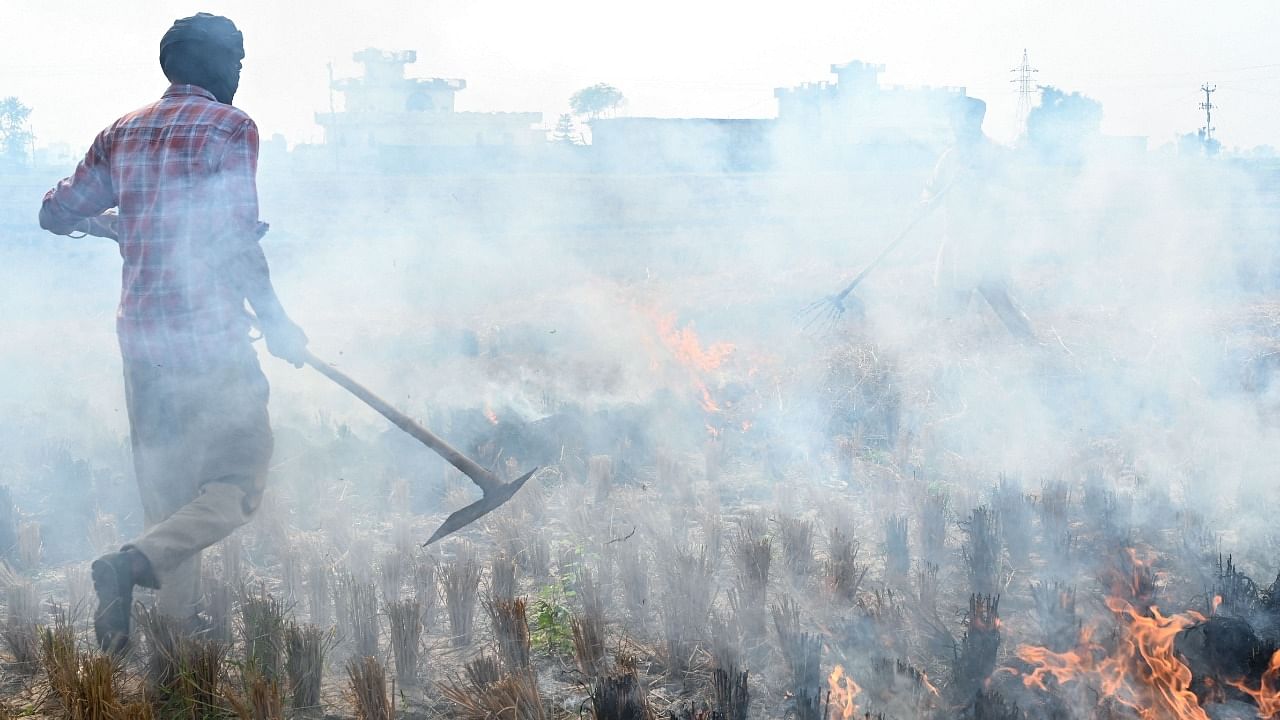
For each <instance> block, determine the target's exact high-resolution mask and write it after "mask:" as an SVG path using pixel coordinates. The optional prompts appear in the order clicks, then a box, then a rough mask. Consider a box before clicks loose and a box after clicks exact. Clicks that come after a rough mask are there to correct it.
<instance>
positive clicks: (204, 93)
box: [161, 83, 218, 102]
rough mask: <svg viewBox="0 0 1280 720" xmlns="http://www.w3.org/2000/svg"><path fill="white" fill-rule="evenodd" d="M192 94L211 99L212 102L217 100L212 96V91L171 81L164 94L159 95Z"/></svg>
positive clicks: (186, 95)
mask: <svg viewBox="0 0 1280 720" xmlns="http://www.w3.org/2000/svg"><path fill="white" fill-rule="evenodd" d="M192 95H195V96H197V97H202V98H206V99H208V100H213V101H214V102H217V101H218V98H216V97H214V96H213V93H211V92H209V91H208V90H205V89H204V88H202V87H200V86H199V85H183V84H181V83H173V84H172V85H170V86H169V89H168V90H165V91H164V95H162V96H161V97H167V98H169V97H188V96H192Z"/></svg>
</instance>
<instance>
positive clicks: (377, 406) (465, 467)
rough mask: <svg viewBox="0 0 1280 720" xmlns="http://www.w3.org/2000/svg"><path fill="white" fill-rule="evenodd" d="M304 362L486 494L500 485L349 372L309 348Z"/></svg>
mask: <svg viewBox="0 0 1280 720" xmlns="http://www.w3.org/2000/svg"><path fill="white" fill-rule="evenodd" d="M306 363H307V364H308V365H310V366H311V367H313V368H315V369H316V370H317V371H318V372H319V373H320V374H321V375H324V376H325V377H327V378H329V379H330V380H332V381H333V382H335V383H337V384H338V385H340V386H341V387H342V388H343V389H344V390H346V391H347V392H349V393H351V394H352V395H355V396H356V397H357V398H359V400H360V401H361V402H363V403H364V404H365V405H368V406H369V407H371V408H373V409H374V410H377V411H378V414H380V415H382V416H383V417H385V418H386V419H388V420H390V421H391V423H392V424H393V425H395V426H396V427H398V428H400V429H401V430H403V431H405V432H406V433H408V434H409V435H411V436H412V437H413V438H414V439H416V440H417V441H418V442H421V443H422V444H423V445H426V446H427V447H429V448H431V449H432V450H434V451H435V453H436V454H437V455H439V456H440V457H442V458H444V459H445V461H446V462H448V463H449V464H450V465H452V466H454V467H455V468H457V469H458V470H459V471H461V472H462V474H463V475H466V476H467V477H468V478H470V479H471V481H472V482H474V483H475V484H476V485H477V486H479V488H480V489H481V490H482V491H484V493H485V494H486V495H488V494H489V493H490V492H491V491H493V490H495V489H497V488H498V487H500V486H501V484H502V483H501V482H500V481H499V480H497V478H495V477H493V474H492V473H490V472H489V471H488V470H487V469H485V468H484V467H482V466H481V465H480V464H479V463H477V462H476V461H475V460H472V459H471V458H469V457H467V456H466V455H464V454H462V453H461V452H460V451H458V450H457V449H456V448H454V447H453V446H452V445H450V444H449V443H447V442H445V441H444V439H443V438H441V437H440V436H439V435H436V434H435V433H433V432H431V431H430V430H428V429H426V428H424V427H422V426H421V425H419V424H418V423H417V422H414V420H413V418H411V417H409V416H408V415H405V414H404V413H402V412H400V411H399V410H397V409H395V408H394V407H392V406H391V404H390V403H388V402H387V401H385V400H383V399H382V398H380V397H378V396H377V395H375V394H374V393H373V391H371V390H369V389H368V388H366V387H365V386H363V385H361V384H360V383H358V382H356V381H355V380H354V379H352V378H351V376H349V375H347V374H346V373H344V372H342V371H341V370H338V369H337V368H335V367H333V366H332V365H330V364H328V363H326V362H324V361H322V360H321V359H320V358H318V357H316V356H315V355H313V354H311V352H309V351H308V352H307V355H306Z"/></svg>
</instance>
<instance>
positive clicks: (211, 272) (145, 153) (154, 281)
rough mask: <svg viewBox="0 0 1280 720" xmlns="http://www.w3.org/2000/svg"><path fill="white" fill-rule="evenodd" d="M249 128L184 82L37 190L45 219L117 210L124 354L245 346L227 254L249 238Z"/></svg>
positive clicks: (171, 360) (70, 221) (148, 357)
mask: <svg viewBox="0 0 1280 720" xmlns="http://www.w3.org/2000/svg"><path fill="white" fill-rule="evenodd" d="M257 165H258V128H257V126H256V125H255V124H254V122H253V120H251V119H249V116H248V115H246V114H245V113H244V112H243V111H241V110H238V109H236V108H235V107H232V106H231V105H225V104H222V103H219V102H218V101H217V100H215V99H214V96H213V93H210V92H208V91H206V90H204V89H203V88H199V87H196V86H194V85H171V86H170V87H169V89H168V90H167V91H165V93H164V96H163V97H161V99H160V101H159V102H156V103H153V104H151V105H148V106H146V107H144V108H142V109H140V110H136V111H134V112H132V113H129V114H128V115H125V116H124V117H122V118H120V119H119V120H117V121H116V122H114V123H112V125H111V126H110V127H108V128H107V129H106V130H103V131H102V132H101V133H99V134H98V137H97V138H96V139H94V141H93V147H91V148H90V149H89V152H88V154H87V155H86V156H85V158H84V160H83V161H81V163H80V164H79V166H77V167H76V171H75V174H74V175H72V176H71V177H69V178H66V179H64V180H62V181H61V182H59V183H58V185H57V187H55V188H53V189H52V190H50V191H49V192H48V193H47V194H46V195H45V197H44V208H43V211H42V216H43V217H47V218H48V224H49V229H50V230H53V231H54V232H68V231H70V230H71V228H72V227H74V226H75V225H76V224H77V223H78V222H80V221H81V220H83V219H84V218H87V217H93V216H96V215H98V214H100V213H101V212H102V211H104V210H106V209H108V208H112V207H117V208H119V213H120V216H119V220H118V222H117V234H118V236H119V242H120V256H121V257H122V258H123V259H124V268H123V274H122V280H123V282H122V287H121V292H120V307H119V310H118V311H117V314H116V330H117V333H118V335H119V338H120V351H121V354H122V355H123V356H124V358H125V359H126V360H127V361H132V362H145V363H148V364H151V365H155V366H163V367H173V368H190V369H201V368H207V367H210V366H212V365H216V364H219V362H220V361H223V360H225V359H228V358H233V357H241V356H243V353H244V352H245V351H246V349H248V348H249V316H248V314H247V313H246V311H245V306H244V301H245V294H244V292H243V291H242V290H241V289H239V287H240V285H239V283H238V282H237V278H236V277H235V274H234V272H233V271H232V269H231V264H232V261H233V260H234V259H235V258H236V257H238V256H239V255H240V254H242V253H245V252H261V250H260V249H259V248H258V247H257V243H258V239H259V237H260V235H261V233H260V232H259V230H258V191H257V185H256V182H255V179H254V176H255V174H256V172H257Z"/></svg>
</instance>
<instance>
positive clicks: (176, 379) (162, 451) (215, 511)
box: [125, 342, 273, 619]
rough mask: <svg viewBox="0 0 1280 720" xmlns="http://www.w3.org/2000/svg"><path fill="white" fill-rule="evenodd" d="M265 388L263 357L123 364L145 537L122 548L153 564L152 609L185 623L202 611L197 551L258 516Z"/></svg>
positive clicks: (247, 353)
mask: <svg viewBox="0 0 1280 720" xmlns="http://www.w3.org/2000/svg"><path fill="white" fill-rule="evenodd" d="M268 394H269V391H268V388H267V380H266V377H264V376H263V374H262V369H261V367H259V365H258V358H257V354H256V353H255V352H254V350H253V348H252V346H250V345H249V344H248V343H247V342H246V343H245V346H244V348H243V349H242V351H237V352H235V353H233V354H232V357H230V358H228V359H226V360H225V361H220V362H218V363H216V364H215V365H214V367H212V368H211V369H206V370H200V371H192V370H176V369H169V368H157V367H154V366H150V365H145V364H140V363H130V362H129V361H128V360H126V361H125V399H126V401H127V405H128V409H129V424H130V428H131V434H130V439H131V441H132V445H133V464H134V470H135V473H136V475H137V479H138V490H139V492H140V493H141V496H142V507H143V513H144V520H145V525H146V531H145V532H144V533H143V534H142V536H141V537H139V538H137V539H135V540H133V541H132V542H130V543H128V544H127V545H125V548H134V549H136V550H138V551H140V552H141V553H142V554H143V555H144V556H146V558H147V560H148V561H149V562H150V563H151V569H152V571H153V572H154V574H155V577H156V580H157V581H158V585H159V587H158V592H157V596H156V604H157V606H158V608H159V610H160V611H161V612H163V613H165V614H166V615H170V616H172V617H175V618H179V619H187V618H190V617H191V616H193V615H195V614H196V613H197V612H198V611H199V609H200V602H201V599H202V596H201V589H200V554H201V552H202V551H203V550H204V549H205V548H207V547H209V546H210V545H213V544H214V543H217V542H218V541H220V540H222V539H223V538H225V537H227V536H228V535H230V534H231V533H232V532H234V531H235V530H236V529H237V528H239V527H240V526H242V525H244V524H245V523H247V522H248V521H249V519H250V518H251V517H252V516H253V513H254V512H255V511H256V510H257V508H258V506H259V504H260V503H261V500H262V491H263V488H264V487H265V484H266V476H267V468H268V465H269V463H270V461H271V451H272V445H273V442H272V436H271V426H270V420H269V417H268V415H267V398H268Z"/></svg>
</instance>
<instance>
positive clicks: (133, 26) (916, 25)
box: [0, 0, 1280, 148]
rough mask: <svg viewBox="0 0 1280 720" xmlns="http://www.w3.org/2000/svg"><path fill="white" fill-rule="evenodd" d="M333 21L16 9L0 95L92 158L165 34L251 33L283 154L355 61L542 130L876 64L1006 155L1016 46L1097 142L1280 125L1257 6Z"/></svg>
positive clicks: (1273, 138)
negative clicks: (982, 132) (577, 112)
mask: <svg viewBox="0 0 1280 720" xmlns="http://www.w3.org/2000/svg"><path fill="white" fill-rule="evenodd" d="M342 7H343V6H338V5H336V4H329V5H321V4H308V5H307V6H306V8H305V9H303V6H299V5H294V4H282V3H277V4H272V5H270V6H265V7H263V6H261V5H260V4H258V3H252V2H246V1H245V0H209V1H207V2H198V3H197V2H186V1H182V2H162V1H160V0H131V1H130V2H124V3H111V4H110V5H106V4H99V3H90V2H87V1H86V0H73V1H72V2H66V3H60V4H57V5H52V6H51V5H46V4H43V3H36V2H33V1H32V0H16V1H11V2H9V3H6V7H5V9H4V10H3V11H0V15H4V16H8V17H5V18H3V19H4V20H5V22H3V23H0V27H2V28H3V30H0V33H3V34H4V37H3V42H0V62H2V63H3V66H4V67H5V68H6V69H8V70H9V73H8V77H6V78H5V82H4V83H2V84H0V96H10V95H13V96H17V97H18V98H19V99H20V100H22V102H24V103H25V104H27V105H28V106H30V107H31V108H33V113H32V116H31V124H32V128H33V130H34V132H35V135H36V142H37V144H39V145H49V144H53V143H68V144H70V145H72V146H73V147H76V148H80V147H84V146H86V145H87V144H88V142H89V141H90V140H91V139H92V137H93V135H94V134H95V133H96V132H97V131H98V130H100V129H101V128H102V127H104V126H105V125H106V124H108V123H109V122H111V121H112V120H113V119H115V118H116V117H118V116H119V115H121V114H123V113H125V112H128V111H129V110H132V109H134V108H135V107H138V106H139V105H142V104H145V103H147V102H150V101H151V100H152V99H154V98H155V97H157V96H158V95H159V93H160V91H161V90H162V89H163V87H164V83H165V81H164V78H163V76H162V75H161V74H160V70H159V67H158V62H157V61H156V59H155V58H156V55H157V46H158V43H159V38H160V35H161V34H162V33H163V32H164V30H165V29H166V28H167V27H168V26H169V24H170V23H171V22H172V21H173V20H174V18H177V17H181V16H185V15H189V14H191V13H194V12H197V11H209V12H215V13H221V14H225V15H227V16H229V17H231V18H232V19H233V20H234V21H235V22H236V23H237V24H238V25H239V26H240V27H241V29H242V30H243V31H244V33H245V43H246V47H247V57H246V59H245V70H244V78H243V81H242V85H241V91H240V94H239V95H238V96H237V98H236V104H237V105H238V106H240V107H242V108H244V109H245V110H246V111H248V112H249V113H250V114H251V115H253V116H254V118H255V119H256V120H257V122H258V124H259V126H260V128H261V130H262V134H263V136H264V137H269V136H270V135H272V134H275V133H281V134H283V135H284V136H286V137H287V138H288V140H289V141H290V143H299V142H320V141H321V140H322V139H323V134H322V131H321V129H320V127H319V126H318V125H316V124H315V122H314V114H315V113H316V112H323V111H325V110H327V109H328V106H329V91H328V87H327V85H328V75H327V69H326V66H327V64H328V63H332V64H333V69H334V74H335V76H336V77H339V78H341V77H347V76H353V75H357V74H358V73H359V67H358V66H357V65H356V64H355V63H354V62H353V61H352V59H351V55H352V54H353V53H354V52H356V51H358V50H361V49H364V48H366V47H376V48H381V49H386V50H416V51H417V53H418V62H417V63H415V64H414V65H411V66H409V74H410V75H412V76H419V77H451V78H462V79H465V80H466V81H467V84H468V87H467V89H466V90H465V91H463V92H462V93H460V94H459V96H458V109H459V110H474V111H534V112H542V113H543V120H544V125H545V126H547V127H550V126H552V125H554V123H555V119H556V115H557V114H558V113H561V112H567V105H568V97H569V96H570V95H571V94H572V93H573V92H574V91H576V90H578V89H580V88H582V87H584V86H586V85H590V84H594V83H597V82H605V83H609V84H612V85H615V86H616V87H618V88H619V89H621V90H622V92H623V93H624V95H625V96H626V98H627V104H626V106H625V107H624V108H623V110H622V114H624V115H633V116H658V117H728V118H745V117H773V116H775V115H776V111H777V104H776V101H775V100H774V97H773V89H774V88H776V87H789V86H793V85H798V84H801V83H806V82H819V81H824V80H831V79H833V78H832V77H831V76H830V74H829V68H830V66H831V65H832V64H836V63H843V62H847V61H849V60H853V59H858V60H862V61H865V62H872V63H881V64H884V65H885V66H886V71H885V73H884V74H883V75H882V78H881V79H882V82H883V83H884V84H887V85H891V84H900V85H908V86H962V87H966V88H967V89H968V91H969V93H970V94H971V95H975V96H977V97H981V98H983V99H984V100H986V101H987V102H988V104H989V107H990V112H989V113H988V117H987V122H986V131H987V132H988V134H990V135H992V136H993V137H994V138H996V139H997V140H1001V141H1004V142H1010V141H1012V140H1013V139H1014V138H1015V134H1016V132H1015V128H1016V123H1015V117H1016V113H1015V110H1016V105H1017V97H1016V94H1015V86H1014V84H1013V83H1011V82H1010V81H1011V80H1012V79H1013V78H1014V74H1013V73H1012V72H1010V70H1011V69H1012V68H1013V67H1015V66H1016V65H1017V64H1018V63H1019V61H1020V59H1021V56H1022V51H1023V48H1024V47H1025V48H1026V49H1027V50H1028V52H1029V53H1030V57H1031V62H1032V65H1033V66H1034V67H1036V68H1038V69H1039V71H1040V72H1039V73H1037V75H1036V82H1037V83H1040V84H1044V85H1053V86H1056V87H1059V88H1062V89H1065V90H1068V91H1079V92H1082V93H1084V94H1085V95H1088V96H1090V97H1092V98H1095V99H1097V100H1099V101H1100V102H1101V103H1102V105H1103V111H1104V118H1103V125H1102V128H1103V131H1104V132H1106V133H1108V134H1113V135H1140V136H1145V137H1147V138H1148V142H1149V146H1150V147H1152V148H1155V147H1159V146H1161V145H1164V144H1166V143H1168V142H1171V141H1172V140H1174V138H1175V137H1176V136H1177V135H1178V134H1180V133H1187V132H1193V131H1194V130H1195V129H1196V128H1198V127H1200V126H1201V125H1202V124H1203V120H1204V116H1203V113H1202V111H1200V110H1198V109H1197V104H1198V102H1199V101H1200V100H1201V99H1202V96H1201V95H1200V94H1199V92H1198V88H1199V86H1200V84H1201V83H1203V82H1210V83H1215V84H1216V85H1217V87H1218V91H1217V93H1216V94H1215V95H1214V96H1213V101H1214V103H1215V104H1216V105H1218V106H1219V107H1220V109H1219V110H1218V111H1217V113H1215V116H1214V125H1215V127H1216V128H1217V133H1216V136H1217V137H1218V138H1219V139H1220V140H1221V141H1222V143H1223V145H1224V147H1227V148H1250V147H1254V146H1258V145H1272V146H1280V129H1278V128H1277V126H1276V124H1275V123H1274V122H1271V119H1272V118H1274V117H1276V115H1277V114H1280V57H1278V54H1277V53H1276V51H1275V50H1274V46H1273V45H1271V44H1270V43H1269V38H1271V37H1274V36H1276V35H1277V34H1280V13H1277V12H1275V9H1274V7H1273V6H1270V5H1269V4H1268V3H1265V2H1236V3H1229V4H1227V5H1226V7H1223V6H1218V7H1219V10H1218V11H1217V12H1216V13H1214V14H1211V15H1209V16H1205V15H1204V13H1203V12H1201V8H1200V6H1198V5H1193V4H1192V3H1190V2H1186V1H1185V0H1177V1H1176V2H1164V3H1159V4H1157V3H1154V2H1142V3H1130V4H1127V5H1125V6H1123V7H1119V8H1116V7H1112V6H1111V4H1104V3H1102V2H1099V1H1098V0H1089V1H1088V2H1082V3H1074V4H1071V5H1070V6H1067V5H1064V4H1051V3H1047V2H1022V3H991V2H964V3H952V4H949V5H948V6H946V7H932V4H930V3H927V2H924V1H923V0H911V1H909V2H899V3H888V2H874V3H872V2H866V3H856V4H834V3H824V2H815V1H812V0H807V1H802V2H797V3H789V4H788V5H787V7H786V9H785V11H784V10H782V9H775V8H772V7H760V6H755V7H751V6H748V7H750V9H746V10H743V9H741V8H742V7H743V6H742V5H741V4H733V5H730V4H729V3H725V2H704V3H700V4H697V5H691V4H687V3H685V4H677V3H675V2H671V1H670V0H655V1H654V2H650V3H646V4H644V5H643V6H636V7H632V6H616V7H612V8H610V11H611V12H607V13H606V12H601V7H602V6H599V5H596V4H592V3H586V2H581V1H580V0H567V1H566V2H562V3H560V4H558V5H556V6H554V7H551V6H533V5H515V6H511V7H508V6H507V5H506V4H502V3H494V2H491V1H490V0H480V1H478V2H472V3H467V4H465V5H460V4H450V3H440V2H426V3H409V2H395V1H393V0H372V1H371V2H367V3H363V4H362V5H361V6H360V11H359V12H348V11H345V10H341V11H339V10H338V9H337V8H342ZM122 8H123V9H122ZM1104 11H1105V13H1104ZM1156 28H1159V32H1152V30H1154V29H1156ZM33 29H34V31H33ZM1246 31H1247V32H1246Z"/></svg>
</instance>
